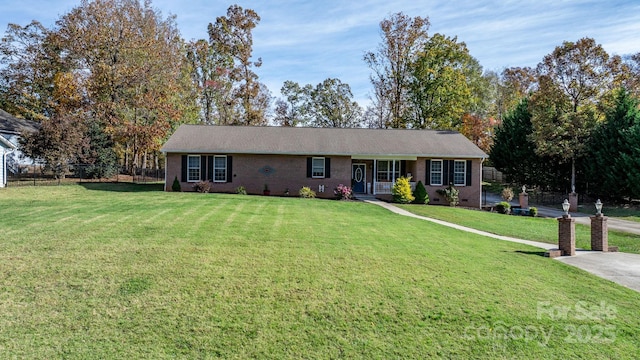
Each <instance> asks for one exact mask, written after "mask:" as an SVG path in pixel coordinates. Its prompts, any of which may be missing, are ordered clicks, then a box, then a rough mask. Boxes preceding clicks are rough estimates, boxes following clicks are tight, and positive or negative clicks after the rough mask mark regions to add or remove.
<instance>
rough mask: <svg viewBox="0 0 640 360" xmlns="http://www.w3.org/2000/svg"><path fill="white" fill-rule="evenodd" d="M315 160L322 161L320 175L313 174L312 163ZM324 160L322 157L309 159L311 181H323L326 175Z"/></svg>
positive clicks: (313, 167)
mask: <svg viewBox="0 0 640 360" xmlns="http://www.w3.org/2000/svg"><path fill="white" fill-rule="evenodd" d="M316 160H322V175H314V174H315V171H314V169H315V166H314V163H315V161H316ZM326 164H327V163H326V160H325V158H323V157H314V158H311V178H313V179H324V178H325V176H326V175H327V169H326Z"/></svg>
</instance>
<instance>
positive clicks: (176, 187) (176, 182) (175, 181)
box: [171, 176, 182, 192]
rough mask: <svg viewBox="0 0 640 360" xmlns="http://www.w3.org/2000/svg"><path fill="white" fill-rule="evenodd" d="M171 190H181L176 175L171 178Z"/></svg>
mask: <svg viewBox="0 0 640 360" xmlns="http://www.w3.org/2000/svg"><path fill="white" fill-rule="evenodd" d="M171 191H174V192H180V191H182V187H180V181H178V177H177V176H176V178H175V179H173V184H172V185H171Z"/></svg>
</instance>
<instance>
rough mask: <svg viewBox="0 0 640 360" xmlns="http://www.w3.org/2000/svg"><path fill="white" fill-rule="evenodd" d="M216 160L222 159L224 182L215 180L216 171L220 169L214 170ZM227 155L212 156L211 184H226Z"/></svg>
mask: <svg viewBox="0 0 640 360" xmlns="http://www.w3.org/2000/svg"><path fill="white" fill-rule="evenodd" d="M216 158H224V180H216V169H221V168H216ZM227 171H228V169H227V155H214V156H213V179H211V180H213V182H216V183H226V182H227Z"/></svg>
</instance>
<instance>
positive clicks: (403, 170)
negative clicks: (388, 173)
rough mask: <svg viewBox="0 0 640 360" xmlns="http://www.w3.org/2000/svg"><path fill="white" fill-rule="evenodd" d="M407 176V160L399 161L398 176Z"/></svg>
mask: <svg viewBox="0 0 640 360" xmlns="http://www.w3.org/2000/svg"><path fill="white" fill-rule="evenodd" d="M406 175H407V160H400V176H406Z"/></svg>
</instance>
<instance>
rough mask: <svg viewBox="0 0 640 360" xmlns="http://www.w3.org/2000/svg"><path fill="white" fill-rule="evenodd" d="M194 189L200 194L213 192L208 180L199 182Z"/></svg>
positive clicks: (194, 185)
mask: <svg viewBox="0 0 640 360" xmlns="http://www.w3.org/2000/svg"><path fill="white" fill-rule="evenodd" d="M193 189H194V190H195V191H197V192H199V193H208V192H209V190H211V183H210V182H209V181H208V180H206V181H198V182H197V183H195V184H193Z"/></svg>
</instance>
